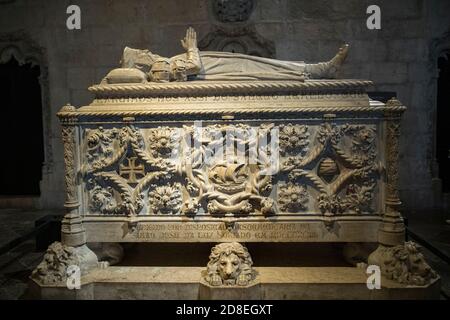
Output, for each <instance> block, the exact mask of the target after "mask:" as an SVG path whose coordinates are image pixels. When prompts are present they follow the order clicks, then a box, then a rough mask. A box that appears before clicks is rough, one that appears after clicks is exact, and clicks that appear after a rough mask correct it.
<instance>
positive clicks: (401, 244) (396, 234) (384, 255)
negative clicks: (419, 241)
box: [368, 98, 438, 286]
mask: <svg viewBox="0 0 450 320" xmlns="http://www.w3.org/2000/svg"><path fill="white" fill-rule="evenodd" d="M386 108H387V110H386V113H385V121H386V122H385V123H386V136H385V139H386V150H385V151H386V152H385V153H386V185H385V192H386V201H385V206H386V207H385V213H384V216H383V220H382V222H381V226H380V230H379V231H378V243H379V245H378V248H377V249H376V250H375V251H374V252H372V253H371V254H370V256H369V258H368V263H369V264H370V265H377V266H379V267H380V270H381V273H382V274H383V275H384V276H385V277H386V278H388V279H391V280H394V281H396V282H399V283H401V284H404V285H416V286H425V285H429V284H431V283H434V282H435V280H436V279H437V278H438V276H437V274H436V272H435V271H434V270H432V269H431V267H430V266H429V265H428V264H427V263H426V261H425V259H423V257H422V255H421V254H420V250H419V246H417V245H416V244H415V243H414V242H412V241H410V242H405V225H404V223H403V218H402V215H401V214H400V211H399V207H400V204H401V201H400V197H399V193H398V168H399V161H398V160H399V157H398V154H399V136H400V115H401V113H402V112H403V111H404V110H405V107H404V106H402V104H401V102H400V101H398V100H397V99H395V98H392V99H390V100H389V101H388V102H387V103H386Z"/></svg>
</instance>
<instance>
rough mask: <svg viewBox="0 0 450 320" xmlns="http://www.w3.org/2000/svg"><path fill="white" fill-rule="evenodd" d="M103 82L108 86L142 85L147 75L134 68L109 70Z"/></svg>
mask: <svg viewBox="0 0 450 320" xmlns="http://www.w3.org/2000/svg"><path fill="white" fill-rule="evenodd" d="M103 81H104V82H106V83H108V84H113V83H144V82H147V75H146V74H145V73H144V72H143V71H141V70H139V69H135V68H118V69H114V70H111V71H110V72H109V73H108V74H107V75H106V77H105V78H104V79H103ZM103 81H102V82H103Z"/></svg>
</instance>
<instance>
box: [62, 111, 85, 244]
mask: <svg viewBox="0 0 450 320" xmlns="http://www.w3.org/2000/svg"><path fill="white" fill-rule="evenodd" d="M61 112H65V113H68V112H75V107H73V106H70V105H66V106H64V107H63V108H62V109H61ZM61 122H62V140H63V144H64V164H65V177H64V179H65V186H66V202H65V203H64V207H65V208H66V215H65V216H64V218H63V220H62V223H61V241H62V243H63V244H64V245H67V246H70V247H78V246H82V245H84V244H85V243H86V234H85V230H84V228H83V225H82V220H81V216H80V214H79V210H78V208H79V206H80V203H79V200H78V186H77V182H76V176H77V152H76V151H77V149H76V148H77V144H76V143H75V138H76V134H77V127H76V126H75V123H76V117H75V116H74V117H70V116H69V117H65V118H61Z"/></svg>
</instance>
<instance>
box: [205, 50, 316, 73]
mask: <svg viewBox="0 0 450 320" xmlns="http://www.w3.org/2000/svg"><path fill="white" fill-rule="evenodd" d="M200 58H201V61H202V68H201V70H200V72H199V74H198V75H197V77H196V79H201V80H304V79H305V75H304V73H305V72H307V70H305V69H306V68H305V66H306V65H305V63H304V62H302V61H281V60H275V59H270V58H262V57H256V56H249V55H246V54H240V53H231V52H215V51H200Z"/></svg>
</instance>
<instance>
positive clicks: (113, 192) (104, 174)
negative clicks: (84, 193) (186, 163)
mask: <svg viewBox="0 0 450 320" xmlns="http://www.w3.org/2000/svg"><path fill="white" fill-rule="evenodd" d="M161 130H162V132H163V133H161V134H159V136H160V137H161V136H165V133H164V132H165V130H166V128H162V129H161ZM85 134H86V139H85V141H86V143H85V152H86V158H85V161H84V163H83V165H82V167H81V170H80V176H81V177H82V179H83V180H84V181H85V183H86V188H87V190H88V191H89V195H90V197H89V198H90V201H89V207H90V210H92V212H97V213H101V214H125V215H135V214H137V213H139V212H140V211H141V209H142V208H143V207H144V205H145V204H144V199H145V190H146V189H148V187H149V186H150V184H151V183H153V182H155V181H159V180H162V179H170V177H171V175H172V173H173V172H174V170H175V167H174V164H173V162H171V161H170V159H164V158H162V157H159V156H160V155H162V154H164V155H165V153H166V151H167V150H169V149H167V148H169V145H166V144H165V143H164V144H162V143H161V142H160V143H159V144H153V145H152V146H151V147H150V148H147V147H146V144H145V139H144V137H142V135H141V133H140V131H139V130H137V129H136V128H135V127H133V126H128V127H123V128H120V129H119V128H109V129H105V128H103V127H99V128H97V129H88V130H86V132H85ZM154 137H155V131H154V130H153V131H152V132H151V133H150V135H149V138H148V141H150V142H152V141H153V139H154ZM149 149H150V150H149ZM154 156H157V157H154ZM151 201H153V200H151Z"/></svg>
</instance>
